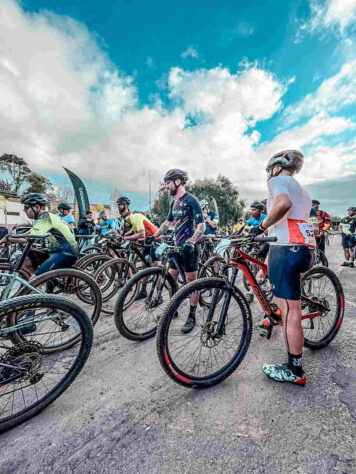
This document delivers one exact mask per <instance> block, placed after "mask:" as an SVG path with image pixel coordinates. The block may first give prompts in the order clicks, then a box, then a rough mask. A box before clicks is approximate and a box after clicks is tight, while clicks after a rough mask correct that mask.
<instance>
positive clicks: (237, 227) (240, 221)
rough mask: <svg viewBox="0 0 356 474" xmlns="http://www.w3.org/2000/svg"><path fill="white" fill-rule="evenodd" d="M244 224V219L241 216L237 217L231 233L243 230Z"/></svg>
mask: <svg viewBox="0 0 356 474" xmlns="http://www.w3.org/2000/svg"><path fill="white" fill-rule="evenodd" d="M245 225H246V222H245V221H244V219H243V217H239V218H238V219H237V223H236V224H235V226H234V228H233V229H232V232H233V233H235V232H238V233H240V231H242V230H243V228H244V227H245Z"/></svg>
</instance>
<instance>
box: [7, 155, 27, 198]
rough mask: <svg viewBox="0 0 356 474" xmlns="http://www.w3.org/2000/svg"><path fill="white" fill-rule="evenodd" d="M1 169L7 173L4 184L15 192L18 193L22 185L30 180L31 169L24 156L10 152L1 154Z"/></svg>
mask: <svg viewBox="0 0 356 474" xmlns="http://www.w3.org/2000/svg"><path fill="white" fill-rule="evenodd" d="M0 171H1V172H3V173H4V174H5V178H3V179H2V184H4V185H5V187H6V188H7V189H9V190H10V191H11V192H14V193H15V194H18V192H19V190H20V188H21V186H22V185H23V184H24V183H26V182H27V181H28V177H29V175H30V174H31V169H30V168H29V167H28V165H27V163H26V161H25V160H24V159H23V158H20V157H18V156H16V155H10V154H8V153H4V154H3V155H2V156H0ZM6 176H8V177H9V178H6Z"/></svg>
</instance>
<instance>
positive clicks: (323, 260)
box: [316, 249, 329, 267]
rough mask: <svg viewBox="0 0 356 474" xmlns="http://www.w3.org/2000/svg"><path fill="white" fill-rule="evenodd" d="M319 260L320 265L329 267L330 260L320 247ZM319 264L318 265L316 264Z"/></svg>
mask: <svg viewBox="0 0 356 474" xmlns="http://www.w3.org/2000/svg"><path fill="white" fill-rule="evenodd" d="M318 260H319V262H320V265H321V266H323V267H329V261H328V259H327V257H326V255H325V253H324V252H323V251H322V250H319V249H318ZM316 266H318V265H316Z"/></svg>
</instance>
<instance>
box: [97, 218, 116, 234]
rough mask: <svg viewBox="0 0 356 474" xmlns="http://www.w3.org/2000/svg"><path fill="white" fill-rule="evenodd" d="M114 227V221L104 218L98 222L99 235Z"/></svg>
mask: <svg viewBox="0 0 356 474" xmlns="http://www.w3.org/2000/svg"><path fill="white" fill-rule="evenodd" d="M113 228H114V223H113V221H112V220H111V219H106V221H101V222H100V235H103V234H105V233H106V232H108V231H109V230H110V229H113Z"/></svg>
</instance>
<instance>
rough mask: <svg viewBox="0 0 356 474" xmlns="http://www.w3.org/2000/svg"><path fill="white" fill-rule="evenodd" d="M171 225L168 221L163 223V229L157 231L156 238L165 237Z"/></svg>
mask: <svg viewBox="0 0 356 474" xmlns="http://www.w3.org/2000/svg"><path fill="white" fill-rule="evenodd" d="M170 225H171V222H169V221H168V220H167V219H166V220H165V221H164V222H163V224H162V225H161V227H160V228H159V229H158V230H157V232H156V233H155V235H154V237H158V236H159V235H165V234H166V233H167V230H168V229H169V227H170Z"/></svg>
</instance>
